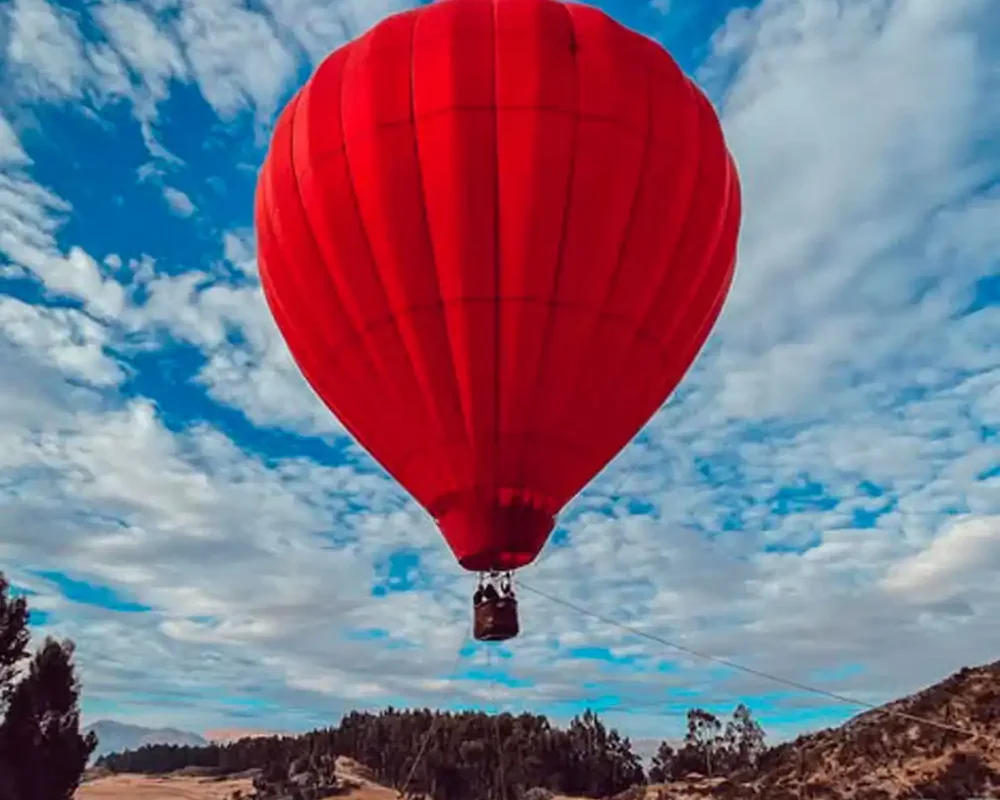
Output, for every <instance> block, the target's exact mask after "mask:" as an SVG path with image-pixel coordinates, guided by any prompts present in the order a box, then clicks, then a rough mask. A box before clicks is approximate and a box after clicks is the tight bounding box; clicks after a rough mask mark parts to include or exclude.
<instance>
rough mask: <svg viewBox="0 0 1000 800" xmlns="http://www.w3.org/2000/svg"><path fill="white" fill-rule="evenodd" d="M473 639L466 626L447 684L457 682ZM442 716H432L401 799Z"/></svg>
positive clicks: (408, 774) (401, 791)
mask: <svg viewBox="0 0 1000 800" xmlns="http://www.w3.org/2000/svg"><path fill="white" fill-rule="evenodd" d="M471 637H472V627H471V626H466V627H465V628H464V629H463V633H462V641H461V644H459V646H458V655H456V656H455V663H454V665H453V666H452V668H451V671H450V672H449V673H448V677H447V679H446V680H445V683H451V682H452V681H454V680H455V676H456V675H457V674H458V667H459V665H460V664H461V663H462V656H463V655H465V646H466V645H467V644H468V643H469V639H470V638H471ZM441 717H442V714H441V713H436V714H432V715H431V724H430V725H429V726H428V727H427V731H426V732H425V733H424V736H423V739H422V741H421V742H420V747H419V748H418V749H417V757H416V758H415V759H413V764H412V765H411V766H410V771H409V772H408V773H407V774H406V780H405V781H403V785H402V787H401V788H400V789H399V795H398V797H400V798H405V797H406V792H407V790H408V789H409V788H410V781H412V780H413V776H414V774H415V773H416V771H417V767H418V766H420V762H421V761H422V760H423V757H424V753H425V752H426V751H427V745H429V744H430V741H431V737H432V736H433V735H434V729H435V728H436V727H437V724H438V722H439V721H440V720H441Z"/></svg>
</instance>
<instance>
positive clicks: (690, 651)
mask: <svg viewBox="0 0 1000 800" xmlns="http://www.w3.org/2000/svg"><path fill="white" fill-rule="evenodd" d="M518 585H519V586H520V587H521V588H522V589H525V590H526V591H529V592H531V593H532V594H535V595H537V596H539V597H543V598H545V599H546V600H548V601H550V602H552V603H556V604H557V605H561V606H564V607H565V608H568V609H571V610H573V611H576V612H577V613H579V614H582V615H584V616H586V617H590V618H591V619H593V620H596V621H598V622H602V623H604V624H605V625H611V626H612V627H615V628H619V629H620V630H623V631H626V632H627V633H630V634H632V635H633V636H638V637H640V638H643V639H647V640H649V641H651V642H655V643H657V644H660V645H663V646H664V647H669V648H671V649H673V650H678V651H680V652H682V653H686V654H687V655H690V656H694V657H695V658H700V659H702V660H704V661H711V662H713V663H715V664H720V665H722V666H724V667H729V668H730V669H734V670H737V671H738V672H743V673H746V674H747V675H754V676H756V677H758V678H763V679H765V680H768V681H771V682H772V683H777V684H781V685H782V686H787V687H789V688H792V689H798V690H799V691H802V692H807V693H810V694H814V695H819V696H822V697H826V698H827V699H830V700H836V701H837V702H838V703H844V704H846V705H852V706H856V707H859V708H866V709H868V710H871V711H879V710H881V711H882V712H883V713H885V714H888V715H891V716H894V717H898V718H900V719H905V720H909V721H910V722H916V723H919V724H921V725H928V726H930V727H934V728H939V729H940V730H945V731H951V732H952V733H958V734H961V735H962V736H969V737H971V738H973V739H976V738H980V737H981V734H979V733H976V732H975V731H970V730H967V729H965V728H959V727H958V726H956V725H950V724H948V723H947V722H940V721H938V720H933V719H928V718H926V717H919V716H916V715H915V714H908V713H906V712H905V711H897V710H895V709H889V708H884V707H880V706H877V705H875V704H873V703H869V702H867V701H865V700H859V699H857V698H856V697H848V696H847V695H843V694H840V693H838V692H832V691H829V690H827V689H820V688H819V687H817V686H809V685H808V684H805V683H801V682H800V681H796V680H793V679H791V678H783V677H781V676H780V675H772V674H771V673H768V672H764V671H762V670H759V669H754V668H753V667H747V666H745V665H743V664H738V663H736V662H735V661H730V660H729V659H728V658H721V657H719V656H714V655H712V654H710V653H705V652H703V651H700V650H695V649H694V648H692V647H687V646H686V645H682V644H678V643H677V642H672V641H670V640H669V639H665V638H663V637H662V636H657V635H656V634H653V633H648V632H647V631H642V630H639V629H638V628H635V627H633V626H631V625H627V624H625V623H624V622H618V620H615V619H611V618H610V617H605V616H604V615H603V614H598V613H597V612H595V611H591V610H590V609H588V608H584V607H583V606H580V605H577V604H576V603H572V602H570V601H569V600H563V599H562V598H560V597H555V596H554V595H551V594H548V593H547V592H543V591H542V590H541V589H536V588H534V587H533V586H530V585H529V584H526V583H525V582H524V581H523V580H522V581H519V582H518Z"/></svg>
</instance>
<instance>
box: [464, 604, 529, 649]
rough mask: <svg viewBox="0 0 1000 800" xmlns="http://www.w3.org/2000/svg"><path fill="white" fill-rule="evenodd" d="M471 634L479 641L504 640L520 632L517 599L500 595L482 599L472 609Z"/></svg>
mask: <svg viewBox="0 0 1000 800" xmlns="http://www.w3.org/2000/svg"><path fill="white" fill-rule="evenodd" d="M472 615H473V616H472V618H473V623H474V624H473V636H474V637H475V638H476V640H477V641H480V642H505V641H507V640H508V639H513V638H514V637H515V636H517V635H518V633H520V632H521V628H520V624H519V623H518V619H517V600H515V599H514V598H513V597H501V598H499V599H497V600H484V601H483V602H481V603H478V604H477V605H475V606H474V607H473V609H472Z"/></svg>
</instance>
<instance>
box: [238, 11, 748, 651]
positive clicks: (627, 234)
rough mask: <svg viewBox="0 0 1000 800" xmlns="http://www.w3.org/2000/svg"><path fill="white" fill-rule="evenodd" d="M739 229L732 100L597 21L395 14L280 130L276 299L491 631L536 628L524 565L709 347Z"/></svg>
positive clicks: (340, 412) (265, 184)
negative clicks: (521, 605)
mask: <svg viewBox="0 0 1000 800" xmlns="http://www.w3.org/2000/svg"><path fill="white" fill-rule="evenodd" d="M740 215H741V206H740V191H739V181H738V177H737V172H736V169H735V165H734V162H733V159H732V157H731V155H730V153H729V151H728V149H727V147H726V143H725V141H724V138H723V134H722V130H721V127H720V124H719V121H718V118H717V116H716V114H715V112H714V110H713V108H712V106H711V104H710V103H709V101H708V100H707V99H706V97H705V96H704V95H703V94H702V92H701V91H700V90H699V89H698V88H697V87H696V86H695V85H694V83H693V82H692V81H691V80H689V79H688V78H687V77H686V76H685V75H684V74H683V73H682V72H681V70H680V69H679V67H678V66H677V64H676V63H675V62H674V60H673V59H672V58H671V56H670V55H669V54H668V53H667V52H666V51H665V50H664V49H663V48H662V47H661V46H660V45H658V44H657V43H655V42H653V41H652V40H650V39H648V38H646V37H644V36H641V35H640V34H638V33H635V32H633V31H631V30H629V29H627V28H625V27H623V26H622V25H620V24H619V23H617V22H615V21H614V20H613V19H612V18H610V17H609V16H607V15H606V14H605V13H603V12H602V11H600V10H598V9H596V8H592V7H587V6H583V5H575V4H572V3H564V2H559V0H439V1H438V2H435V3H432V4H430V5H426V6H423V7H420V8H417V9H414V10H411V11H407V12H405V13H400V14H396V15H394V16H390V17H388V18H386V19H384V20H383V21H382V22H380V23H379V24H377V25H375V26H374V27H373V28H372V29H371V30H370V31H368V32H367V33H366V34H364V35H363V36H361V37H360V38H358V39H356V40H354V41H351V42H349V43H348V44H346V45H344V46H342V47H340V48H339V49H337V50H335V51H334V52H333V53H332V54H330V55H329V56H328V57H327V58H326V59H325V60H324V61H323V62H322V64H321V65H320V66H319V67H318V68H317V69H316V71H315V72H314V74H313V75H312V76H311V78H310V79H309V80H308V82H307V83H306V84H305V85H304V86H303V87H302V88H301V89H300V90H299V91H298V93H297V94H296V95H295V96H294V97H293V98H292V99H291V101H290V102H289V103H288V105H287V107H286V108H285V109H284V110H283V111H282V113H281V115H280V117H279V119H278V121H277V124H276V127H275V130H274V133H273V137H272V141H271V143H270V147H269V150H268V154H267V156H266V160H265V162H264V164H263V167H262V169H261V172H260V177H259V182H258V187H257V194H256V207H255V225H256V233H257V243H258V258H259V265H260V277H261V283H262V287H263V291H264V296H265V298H266V301H267V303H268V306H269V308H270V310H271V313H272V314H273V316H274V319H275V321H276V323H277V326H278V328H279V330H280V331H281V334H282V336H283V338H284V339H285V341H286V342H287V345H288V347H289V349H290V351H291V353H292V356H293V358H294V359H295V361H296V363H297V364H298V366H299V368H300V369H301V371H302V373H303V374H304V376H305V377H306V379H307V381H308V382H309V383H310V384H311V386H312V387H313V388H314V390H315V391H316V392H317V394H318V395H319V396H320V397H321V398H322V399H323V401H324V402H325V403H326V405H327V406H328V407H329V408H330V409H331V411H332V412H333V413H334V414H335V415H336V417H337V418H338V419H339V420H340V421H341V423H342V424H343V426H344V427H345V428H346V429H347V431H348V432H349V433H350V434H351V435H352V436H353V437H354V438H355V439H356V440H357V441H358V443H359V444H360V445H361V446H362V447H363V448H365V449H366V450H367V451H368V452H369V453H370V454H371V455H372V457H373V458H374V459H375V460H376V461H378V462H379V463H380V464H381V465H382V466H383V467H384V468H385V470H386V471H387V472H388V473H389V474H390V475H392V476H393V477H394V478H395V479H396V480H397V481H398V482H399V483H400V484H401V485H402V486H403V487H404V488H405V489H406V490H407V491H408V492H409V493H410V494H411V495H412V496H413V498H415V499H416V501H417V502H418V503H420V504H421V505H422V506H423V507H424V508H425V509H426V510H427V511H428V512H429V513H430V514H431V515H432V516H433V518H434V519H435V521H436V522H437V525H438V527H439V528H440V530H441V533H442V534H443V536H444V539H445V540H446V541H447V543H448V545H449V546H450V547H451V550H452V551H453V552H454V555H455V557H456V559H457V560H458V563H459V564H461V565H462V566H463V567H464V568H466V569H467V570H470V571H472V572H477V573H479V574H480V585H479V589H478V590H477V596H476V599H477V600H478V601H480V603H479V605H477V611H476V621H477V625H476V634H475V635H476V637H477V638H479V639H506V638H510V637H512V636H514V635H516V634H517V633H518V620H517V607H516V599H515V598H514V596H513V592H512V590H511V589H510V575H511V573H512V571H514V570H517V569H519V568H521V567H524V566H526V565H528V564H530V563H531V562H532V561H534V560H535V558H536V557H537V556H538V554H539V552H540V551H541V549H542V548H543V546H544V545H545V542H546V540H547V539H548V537H549V535H550V533H551V532H552V530H553V527H554V525H555V519H556V515H557V514H558V513H559V512H560V510H561V509H562V508H563V507H564V506H565V505H566V504H567V503H568V502H569V501H570V500H571V499H572V498H573V497H574V496H575V495H576V494H577V493H578V492H580V491H581V489H582V488H583V487H584V486H585V485H586V484H587V483H588V482H589V481H590V480H591V479H592V478H593V477H594V476H595V475H596V474H597V473H598V472H600V471H601V469H603V468H604V467H605V466H606V465H607V464H608V462H609V461H610V460H611V459H612V458H613V457H614V456H615V454H616V453H618V451H619V450H621V449H622V448H623V447H624V446H625V445H626V444H627V443H628V442H629V440H630V439H631V438H632V437H633V436H635V435H636V433H638V431H639V430H640V429H641V428H642V427H643V426H644V424H645V423H646V422H647V421H648V420H649V419H650V418H651V417H652V415H653V414H654V413H655V412H656V410H657V409H658V408H659V407H660V406H661V405H662V404H663V403H664V402H665V401H666V399H667V398H668V397H669V395H670V394H671V392H672V391H673V389H674V387H675V386H676V385H677V384H678V382H679V381H680V380H681V378H682V377H683V376H684V374H685V372H686V371H687V370H688V368H689V367H690V365H691V363H692V361H693V360H694V358H695V357H696V355H697V354H698V352H699V351H700V349H701V347H702V345H703V344H704V342H705V340H706V338H707V336H708V334H709V332H710V331H711V329H712V327H713V325H714V323H715V320H716V318H717V316H718V315H719V313H720V310H721V308H722V305H723V302H724V300H725V298H726V295H727V292H728V290H729V287H730V285H731V282H732V279H733V274H734V269H735V260H736V240H737V234H738V230H739V225H740ZM493 584H497V585H496V586H494V585H493Z"/></svg>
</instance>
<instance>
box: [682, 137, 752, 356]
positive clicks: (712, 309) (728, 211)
mask: <svg viewBox="0 0 1000 800" xmlns="http://www.w3.org/2000/svg"><path fill="white" fill-rule="evenodd" d="M725 161H726V201H725V211H724V213H723V214H722V215H721V220H722V221H721V223H720V224H719V226H718V229H717V234H716V238H715V241H714V242H713V245H712V256H713V259H712V260H713V261H714V259H715V257H717V255H718V250H719V247H720V246H721V245H722V244H723V242H724V240H725V238H726V235H727V233H728V232H729V230H730V226H735V228H734V230H733V232H732V233H733V237H734V242H733V244H734V246H735V244H736V239H737V238H738V236H739V226H740V219H739V216H738V213H739V212H738V206H737V205H736V200H735V197H736V196H737V193H738V192H739V182H738V180H737V177H736V165H735V162H734V161H733V159H732V156H731V155H730V154H729V153H728V152H726V159H725ZM734 216H735V219H733V217H734ZM720 271H722V272H726V273H729V277H728V279H727V280H725V281H724V282H723V283H722V285H721V286H720V287H719V289H718V292H717V294H716V296H715V297H714V298H713V299H712V301H711V302H710V303H709V304H708V306H707V307H706V310H705V313H704V314H703V315H702V316H701V319H699V320H698V332H697V333H696V334H695V335H694V336H693V337H692V338H691V339H690V341H689V342H688V343H687V345H686V346H690V345H693V344H695V343H696V342H697V340H698V339H699V338H701V329H702V328H703V327H704V326H705V325H706V324H707V323H708V322H709V321H713V322H712V324H713V325H714V320H715V319H717V318H718V316H719V315H720V314H721V313H722V305H723V303H724V302H725V300H726V297H727V296H728V293H729V289H730V287H731V286H732V282H733V279H734V277H735V252H734V256H733V259H732V260H730V261H728V262H726V263H725V264H724V265H723V266H722V267H721V268H720ZM710 334H711V331H708V333H707V334H706V336H705V339H706V340H707V338H708V335H710ZM702 346H703V345H702ZM696 356H697V353H696V354H695V357H696Z"/></svg>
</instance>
